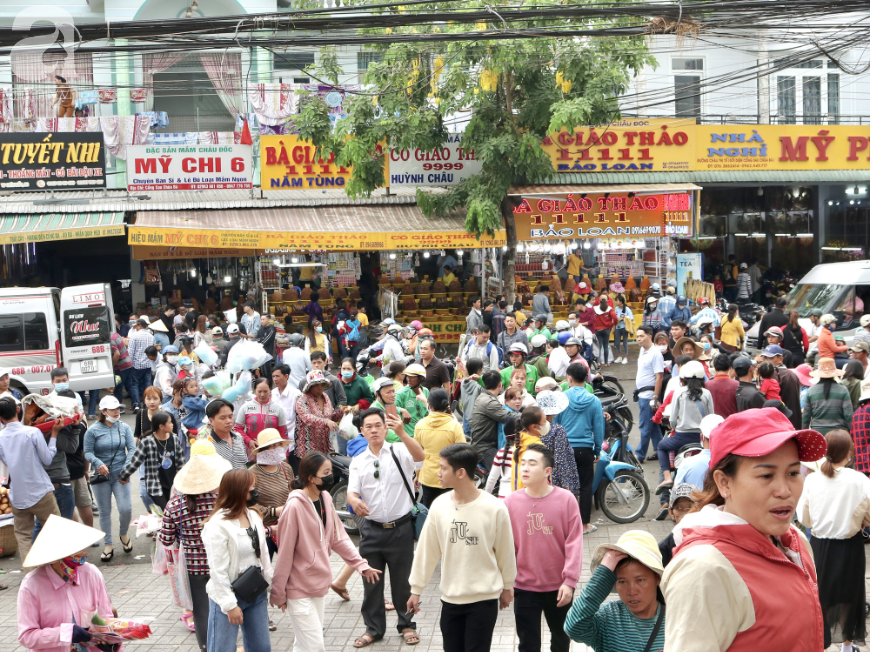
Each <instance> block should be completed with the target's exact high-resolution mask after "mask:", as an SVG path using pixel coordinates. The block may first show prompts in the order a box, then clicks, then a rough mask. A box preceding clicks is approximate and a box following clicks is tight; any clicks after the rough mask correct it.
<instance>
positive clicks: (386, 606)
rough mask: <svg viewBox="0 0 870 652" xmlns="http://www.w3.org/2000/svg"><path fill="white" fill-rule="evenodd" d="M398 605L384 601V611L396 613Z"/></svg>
mask: <svg viewBox="0 0 870 652" xmlns="http://www.w3.org/2000/svg"><path fill="white" fill-rule="evenodd" d="M395 610H396V605H394V604H393V603H392V602H390V601H389V600H384V611H395Z"/></svg>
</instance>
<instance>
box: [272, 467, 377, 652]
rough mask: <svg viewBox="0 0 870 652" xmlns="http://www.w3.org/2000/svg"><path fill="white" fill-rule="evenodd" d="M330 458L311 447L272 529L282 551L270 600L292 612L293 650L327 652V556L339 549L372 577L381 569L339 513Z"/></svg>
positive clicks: (277, 557) (373, 579) (329, 576)
mask: <svg viewBox="0 0 870 652" xmlns="http://www.w3.org/2000/svg"><path fill="white" fill-rule="evenodd" d="M332 484H333V475H332V462H331V461H330V460H329V458H328V457H327V456H326V455H324V454H323V453H320V452H317V451H311V452H309V453H307V454H306V455H305V457H303V458H302V461H301V462H300V463H299V474H298V476H297V477H296V478H295V479H294V480H293V483H292V484H291V487H292V488H293V491H292V492H290V496H289V497H288V498H287V503H286V504H285V505H284V511H282V512H281V518H280V519H279V520H278V525H277V526H275V528H273V532H274V533H275V539H276V543H277V545H278V552H277V553H276V554H275V559H274V560H273V563H274V566H275V574H274V576H273V578H272V593H271V596H270V602H271V603H272V604H273V605H274V606H276V607H279V608H280V609H281V611H284V612H286V613H288V614H289V615H290V622H291V623H292V624H293V633H294V635H295V636H296V643H295V647H294V648H293V649H294V651H295V652H324V651H325V650H326V647H325V643H324V640H323V613H324V609H323V608H324V602H323V598H324V596H325V595H326V594H327V593H328V592H329V585H330V584H331V583H332V569H331V567H330V564H329V555H330V553H331V552H332V551H333V550H335V552H337V553H338V554H339V556H340V557H341V558H342V559H344V561H346V562H347V563H348V564H349V565H351V566H353V567H354V568H355V569H356V570H358V571H359V572H360V573H361V574H362V575H363V577H365V578H366V580H368V581H369V582H376V581H377V580H378V575H380V574H381V571H379V570H375V569H373V568H371V567H370V566H369V565H368V564H367V563H366V560H365V559H363V558H362V557H360V554H359V551H357V549H356V548H355V547H354V545H353V543H351V541H350V539H349V538H348V537H347V534H345V532H344V527H343V526H342V524H341V522H340V521H339V519H338V514H336V513H335V507H333V505H332V497H331V496H330V494H329V490H330V489H331V488H332Z"/></svg>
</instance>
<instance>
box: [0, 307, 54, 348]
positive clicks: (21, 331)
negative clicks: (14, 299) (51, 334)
mask: <svg viewBox="0 0 870 652" xmlns="http://www.w3.org/2000/svg"><path fill="white" fill-rule="evenodd" d="M48 348H49V347H48V324H47V323H46V320H45V313H41V312H25V313H24V314H22V315H4V316H2V317H0V351H2V352H9V351H44V350H46V349H48Z"/></svg>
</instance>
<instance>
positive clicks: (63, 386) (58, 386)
mask: <svg viewBox="0 0 870 652" xmlns="http://www.w3.org/2000/svg"><path fill="white" fill-rule="evenodd" d="M68 389H69V383H55V384H54V391H56V392H65V391H66V390H68Z"/></svg>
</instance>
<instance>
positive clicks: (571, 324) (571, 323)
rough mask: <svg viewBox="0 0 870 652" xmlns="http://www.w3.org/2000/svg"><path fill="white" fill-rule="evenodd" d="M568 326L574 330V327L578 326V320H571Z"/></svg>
mask: <svg viewBox="0 0 870 652" xmlns="http://www.w3.org/2000/svg"><path fill="white" fill-rule="evenodd" d="M568 325H569V326H570V327H571V328H574V327H575V326H576V325H577V320H576V319H569V320H568Z"/></svg>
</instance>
